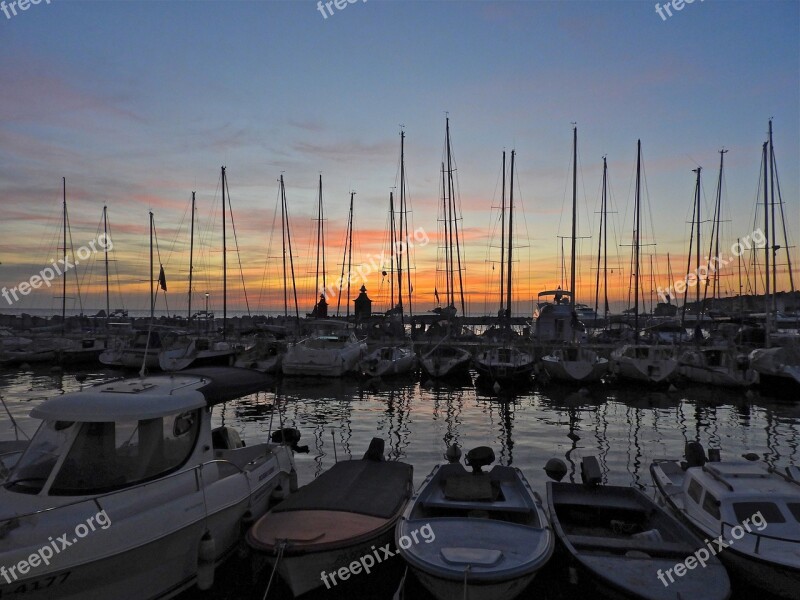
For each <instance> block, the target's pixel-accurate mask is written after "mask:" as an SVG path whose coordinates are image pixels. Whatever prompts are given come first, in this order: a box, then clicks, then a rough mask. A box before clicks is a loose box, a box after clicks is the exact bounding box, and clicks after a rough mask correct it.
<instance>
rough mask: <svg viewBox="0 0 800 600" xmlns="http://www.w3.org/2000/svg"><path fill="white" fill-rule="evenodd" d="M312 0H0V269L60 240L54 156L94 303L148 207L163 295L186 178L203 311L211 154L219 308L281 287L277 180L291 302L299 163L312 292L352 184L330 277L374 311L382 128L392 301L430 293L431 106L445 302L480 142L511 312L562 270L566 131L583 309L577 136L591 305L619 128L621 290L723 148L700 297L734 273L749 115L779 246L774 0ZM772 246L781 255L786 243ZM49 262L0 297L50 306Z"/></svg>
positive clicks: (747, 204) (753, 168)
mask: <svg viewBox="0 0 800 600" xmlns="http://www.w3.org/2000/svg"><path fill="white" fill-rule="evenodd" d="M23 4H24V3H23ZM339 5H340V6H342V8H337V6H336V5H335V4H331V5H330V8H329V9H326V8H325V6H324V5H318V4H317V3H316V2H306V1H305V0H285V1H237V0H226V1H214V0H208V1H200V2H194V1H169V0H164V1H138V0H131V1H113V2H112V1H91V0H81V1H71V0H50V1H49V2H48V1H47V0H41V1H40V2H39V3H37V4H35V5H34V4H29V5H26V9H25V10H20V8H19V7H18V6H15V7H14V9H15V10H16V14H13V11H11V10H10V7H9V0H5V6H6V7H7V10H3V8H2V6H3V5H0V206H1V207H2V210H3V213H2V215H3V216H2V219H1V220H0V263H2V264H1V265H0V284H1V285H2V286H3V287H4V288H8V289H11V288H15V287H16V288H17V289H18V290H19V286H20V284H22V283H25V282H28V283H37V282H36V281H35V280H34V281H31V277H35V276H36V275H37V274H41V273H42V270H43V269H45V268H47V267H49V266H50V265H51V263H52V261H53V260H55V259H56V258H57V257H58V256H59V254H60V253H61V252H62V251H61V250H59V248H60V247H61V246H63V243H62V242H60V241H59V240H60V237H61V235H62V234H61V220H62V219H61V212H62V177H63V178H65V179H66V197H67V204H68V212H69V234H70V238H71V243H69V242H68V244H67V245H68V246H71V247H72V248H74V250H75V251H78V249H80V248H81V247H84V246H85V247H87V248H89V246H87V244H89V243H90V242H91V241H93V240H97V236H98V233H100V232H101V231H102V225H101V219H102V211H103V207H104V206H107V210H108V221H109V224H110V232H111V235H110V238H111V240H112V242H113V250H111V251H110V252H109V253H108V258H109V259H110V263H109V264H110V273H111V277H110V280H111V281H110V287H111V300H110V304H111V308H112V309H114V308H118V307H123V306H124V307H126V308H129V309H134V310H137V309H145V308H148V307H149V292H148V289H149V283H148V282H149V280H150V279H151V276H150V271H149V238H150V236H149V212H150V211H152V212H153V215H154V216H153V220H154V223H155V231H156V237H157V244H156V247H157V255H156V257H155V265H156V266H155V270H154V273H153V277H157V275H158V269H159V265H160V264H163V265H164V271H165V275H166V279H167V283H168V286H167V287H168V292H167V293H166V294H162V295H160V296H159V298H158V301H157V308H158V309H159V310H164V309H168V310H169V311H170V312H184V311H186V310H187V298H188V293H187V291H188V274H189V245H190V221H191V218H190V217H191V212H190V203H191V195H192V192H193V191H195V192H196V207H197V208H196V213H195V214H196V219H195V248H194V253H193V259H194V272H193V273H194V284H193V286H192V287H193V294H192V302H193V309H192V310H193V311H194V310H199V309H202V308H204V306H203V305H204V303H205V302H206V294H208V302H209V304H210V306H209V308H211V309H215V310H219V309H220V308H221V304H222V277H221V273H222V267H221V263H222V250H221V249H222V214H221V192H220V189H221V188H220V171H221V166H223V165H224V166H225V167H226V176H227V182H228V190H229V191H230V206H231V208H232V213H233V224H234V226H235V230H236V233H235V239H234V234H233V231H232V228H231V221H230V216H228V217H227V219H226V220H227V228H228V229H227V247H228V252H227V258H228V293H229V308H231V309H239V310H244V309H246V308H248V307H249V309H250V310H251V311H253V312H264V311H267V310H282V309H283V276H282V261H281V260H280V256H281V252H282V250H281V226H280V214H279V213H276V208H277V207H278V203H277V200H278V190H279V188H278V186H279V184H278V179H279V178H280V177H281V175H283V178H284V181H285V188H286V199H287V205H288V211H289V216H290V228H291V236H292V245H293V262H294V267H295V278H296V280H297V286H298V298H299V302H300V309H299V310H300V312H301V313H305V312H308V311H310V310H311V308H312V307H313V304H314V297H315V293H314V282H315V264H316V238H317V221H316V220H315V219H316V215H317V199H318V185H319V177H320V174H321V175H322V179H323V204H324V221H323V223H324V226H325V234H326V244H325V252H326V265H327V271H326V283H327V284H328V287H329V292H330V295H329V299H328V302H329V304H330V303H333V305H334V306H335V305H336V303H337V301H339V302H341V303H344V302H346V296H345V297H344V299H342V300H340V299H339V297H338V295H337V294H336V290H335V289H334V288H335V286H336V281H337V279H339V277H340V275H341V269H342V267H341V264H342V261H343V249H344V245H345V244H344V241H345V232H346V226H347V217H348V209H349V201H350V197H351V192H354V196H353V198H354V238H353V256H352V259H351V264H352V267H353V269H356V268H357V266H360V267H361V270H360V271H358V273H359V276H358V277H354V278H353V280H352V286H351V287H352V289H351V296H352V297H354V296H355V288H356V287H360V285H361V284H362V283H363V284H364V285H366V287H367V289H368V293H369V295H370V297H371V298H373V300H374V301H375V304H374V308H375V309H377V310H385V309H386V308H388V302H389V299H388V292H389V283H388V279H389V277H388V276H383V275H382V271H383V270H384V269H386V270H387V271H388V268H387V267H388V262H387V260H386V257H387V256H389V247H388V243H387V240H388V234H387V225H388V218H387V217H388V209H389V193H390V191H392V190H393V191H394V194H395V196H397V195H398V194H399V156H400V131H401V128H402V130H403V131H404V132H405V172H406V189H407V200H408V203H409V207H410V213H409V218H410V222H411V232H416V234H415V235H412V238H413V239H414V241H415V245H414V247H413V249H412V251H411V255H412V256H411V257H412V261H413V265H412V267H413V271H412V286H413V296H412V302H413V308H414V310H415V312H418V311H424V310H430V309H431V308H433V307H434V306H435V305H436V300H435V296H434V291H439V292H440V298H442V299H443V297H444V293H443V291H442V290H443V279H442V273H441V269H442V268H443V266H442V264H441V261H439V267H438V269H439V270H438V271H437V256H438V255H441V254H442V250H441V248H440V246H441V240H442V239H443V238H442V235H441V223H439V222H438V220H437V219H438V213H439V208H440V206H441V177H442V175H441V168H442V167H441V164H442V162H443V160H444V159H445V156H444V147H445V119H446V118H449V121H450V132H451V149H452V157H453V160H454V163H453V165H454V169H455V171H454V179H455V181H456V182H457V187H456V189H457V192H458V193H457V196H456V198H457V201H458V203H459V205H460V208H461V220H460V221H459V222H458V223H459V224H458V227H459V230H460V231H461V232H462V234H463V247H462V248H461V249H462V251H463V264H462V267H463V273H462V280H463V288H464V291H465V298H466V303H467V311H468V312H469V313H471V314H484V313H492V314H494V313H496V311H497V308H498V304H499V288H498V286H499V276H500V273H499V262H498V261H499V257H500V240H499V232H500V226H499V218H500V212H499V210H498V207H499V205H500V196H501V194H500V188H501V184H500V182H501V179H500V177H501V155H502V152H503V151H504V150H505V151H506V152H507V153H508V159H507V160H509V161H510V152H511V150H512V149H513V150H515V161H516V162H515V169H516V170H515V183H514V203H515V212H514V223H515V226H514V242H513V258H514V262H513V273H514V276H513V283H514V285H513V291H514V313H515V314H520V315H528V316H529V315H530V314H531V313H532V311H533V307H534V303H535V299H536V296H537V293H538V292H540V291H542V290H546V289H553V288H555V287H556V286H559V285H562V286H564V287H569V264H570V238H569V236H570V227H571V205H572V169H573V165H572V139H573V138H572V136H573V126H576V127H577V132H578V164H577V167H578V168H577V182H578V184H577V188H578V194H577V207H578V208H577V214H578V223H577V231H578V237H579V239H578V241H577V244H576V245H577V252H576V254H577V257H576V267H577V272H578V275H577V284H576V296H577V300H578V302H584V303H586V304H590V305H593V304H594V298H595V276H596V273H597V270H596V261H597V252H598V237H597V236H598V230H599V220H598V219H599V210H600V208H599V207H600V198H601V188H602V170H603V167H602V165H603V157H604V156H605V157H607V162H608V181H609V198H610V199H609V213H610V214H609V215H608V225H609V234H608V235H609V240H608V264H609V267H608V268H609V284H608V285H609V295H610V297H611V300H612V304H613V308H615V309H621V308H624V306H625V305H626V304H627V302H628V299H629V297H630V295H629V292H628V288H629V279H630V273H631V267H630V251H631V248H630V241H631V239H632V228H633V205H634V189H635V174H636V145H637V140H641V144H642V174H643V175H642V193H641V198H642V200H641V201H642V206H643V209H642V211H643V212H642V227H641V229H642V232H641V237H642V244H643V248H642V252H643V264H642V267H641V269H640V271H641V273H640V275H641V279H642V288H643V289H644V294H645V296H646V302H648V303H649V302H650V301H651V300H652V299H653V298H654V297H656V296H657V294H656V292H655V291H654V290H656V289H657V288H667V287H668V286H669V285H670V282H671V281H674V280H678V279H682V278H684V277H685V276H686V274H687V272H688V271H690V270H691V269H689V270H687V253H688V249H689V240H690V232H691V231H690V228H691V225H690V224H689V222H690V221H691V219H692V207H693V198H694V191H695V184H696V179H695V178H696V173H695V172H693V170H694V169H697V167H698V166H700V167H702V171H701V189H702V194H701V196H702V208H701V214H702V220H703V224H702V228H701V236H702V237H701V244H702V246H703V248H704V254H707V252H708V250H707V244H708V242H709V240H710V231H711V221H712V215H713V211H714V204H715V201H716V194H717V179H718V177H719V162H720V154H719V150H720V149H722V148H724V149H726V150H727V151H728V152H727V153H726V154H725V155H724V158H725V166H724V176H723V188H722V217H721V220H722V225H721V229H720V232H721V237H720V249H721V250H722V251H724V252H725V253H726V254H727V259H726V260H728V261H730V262H729V263H728V264H727V265H726V266H725V267H723V268H720V270H719V275H720V277H719V282H720V283H719V286H720V289H721V290H722V295H723V296H725V295H734V294H736V293H738V291H739V284H738V273H739V267H738V260H737V259H736V258H731V256H732V254H731V250H732V244H734V243H735V242H736V240H737V239H740V238H747V236H750V238H752V237H753V234H754V232H756V230H757V229H759V228H763V207H762V208H761V209H760V210H761V211H762V212H757V211H756V207H757V206H760V203H761V202H762V201H763V200H762V198H761V195H760V193H761V192H760V189H761V184H760V181H761V179H760V177H761V159H762V156H761V155H762V144H763V142H764V141H765V140H766V139H767V129H768V122H769V120H770V119H773V127H774V153H775V161H776V165H777V173H778V181H779V183H780V192H781V198H782V199H783V202H784V204H783V210H784V216H785V219H784V220H785V224H786V230H787V237H788V239H789V245H790V246H794V245H795V244H797V243H798V233H799V232H800V172H799V171H800V2H798V1H796V0H791V1H779V0H776V1H772V0H768V1H756V0H737V1H723V0H718V1H715V0H695V1H694V2H692V3H686V4H683V5H682V8H681V10H679V11H678V10H676V9H674V8H672V9H671V13H672V15H671V16H667V14H666V13H665V12H664V10H663V7H662V11H661V12H662V14H663V15H664V16H663V18H662V16H659V13H658V11H657V10H656V4H655V2H651V1H649V0H648V1H638V0H636V1H619V0H596V1H591V2H585V1H581V0H575V1H569V0H561V1H553V2H545V1H460V0H450V1H415V0H365V1H362V0H358V1H356V2H353V3H345V2H344V1H343V0H340V3H339ZM678 5H679V6H680V5H681V4H680V3H678ZM670 6H671V5H670ZM5 12H8V16H7V15H6V14H5ZM323 13H325V14H324V15H323ZM573 124H575V125H573ZM509 176H510V174H509V175H507V177H509ZM776 209H780V206H779V205H778V206H776ZM276 214H277V219H276ZM777 224H778V227H779V233H780V234H781V237H780V239H778V240H777V244H779V245H781V246H785V244H784V241H783V235H782V234H783V231H782V229H783V228H782V227H781V220H780V215H779V216H778V218H777ZM98 227H100V229H98ZM757 237H758V236H756V238H757ZM425 242H427V243H425ZM237 247H238V251H237ZM95 248H97V245H95ZM562 248H563V252H562ZM382 252H383V257H381V253H382ZM791 252H792V254H791V258H792V260H793V261H794V265H796V264H797V263H798V261H800V255H799V253H798V251H797V249H796V248H793V249H792V250H791ZM84 254H91V256H87V259H86V260H79V262H80V264H79V265H78V266H77V267H76V268H75V269H74V270H72V271H71V272H70V273H68V279H67V286H68V291H67V296H68V308H70V309H77V308H79V307H81V306H82V307H83V309H84V310H85V311H86V312H89V313H93V312H95V311H96V310H98V309H100V308H104V307H105V296H104V289H105V275H104V263H103V260H104V259H105V257H106V256H105V253H104V252H102V250H101V251H99V252H93V251H92V252H91V253H90V252H89V250H86V252H85V253H84ZM668 256H669V259H668V258H667V257H668ZM651 257H652V258H651ZM76 258H77V257H76ZM778 258H779V261H778V262H779V266H778V271H779V273H778V289H780V290H784V289H789V286H790V283H789V278H788V275H787V269H786V256H785V252H784V251H783V250H781V251H780V252H779V253H778ZM742 260H743V267H742V269H744V270H746V275H744V276H743V277H744V283H743V291H744V292H747V291H753V290H755V291H763V286H764V281H763V276H762V275H761V274H760V272H759V270H762V266H761V263H762V261H763V253H762V254H759V258H758V266H756V267H755V269H756V270H754V266H753V264H752V258H751V253H750V252H747V253H745V254H743V256H742ZM651 265H652V268H651ZM240 266H241V268H240ZM693 268H694V267H693V266H692V269H693ZM612 271H613V272H612ZM437 272H438V279H437ZM670 273H672V277H671V278H670V277H669V274H670ZM794 276H795V279H797V278H798V271H797V268H796V266H795V270H794ZM242 282H244V285H243V283H242ZM799 283H800V281H795V285H798V284H799ZM60 285H61V278H60V277H59V276H56V277H55V278H54V280H53V282H52V284H51V287H48V286H47V285H41V284H40V287H39V288H38V289H34V290H32V291H30V290H28V291H29V292H30V293H28V294H27V295H23V294H22V292H21V291H18V293H17V297H18V300H14V298H13V296H12V295H9V296H8V297H6V296H3V297H0V311H5V310H10V309H14V310H20V309H34V308H38V309H53V310H54V311H56V312H57V311H58V310H60V304H61V300H60V298H59V297H60V295H61V289H60ZM344 287H345V290H343V294H346V285H345V286H344ZM78 288H80V303H79V300H78V296H79V293H78ZM693 292H694V290H691V291H690V293H693ZM9 298H10V299H11V301H9ZM343 310H344V308H343V306H342V311H343Z"/></svg>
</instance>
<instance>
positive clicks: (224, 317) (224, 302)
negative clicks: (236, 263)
mask: <svg viewBox="0 0 800 600" xmlns="http://www.w3.org/2000/svg"><path fill="white" fill-rule="evenodd" d="M225 235H226V234H225V167H222V339H225V336H226V334H227V332H228V330H227V317H228V249H227V239H226V237H225Z"/></svg>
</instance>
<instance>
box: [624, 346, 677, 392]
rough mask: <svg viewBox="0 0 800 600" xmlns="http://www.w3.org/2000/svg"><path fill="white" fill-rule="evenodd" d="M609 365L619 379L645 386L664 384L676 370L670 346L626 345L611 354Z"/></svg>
mask: <svg viewBox="0 0 800 600" xmlns="http://www.w3.org/2000/svg"><path fill="white" fill-rule="evenodd" d="M610 363H611V371H612V372H613V373H615V374H616V375H618V376H619V377H622V378H623V379H630V380H632V381H637V382H639V383H647V384H666V383H668V382H669V381H670V379H672V378H673V377H674V376H675V375H677V370H678V360H677V359H676V357H675V348H674V347H672V346H660V345H651V344H626V345H624V346H622V347H621V348H617V349H616V350H614V351H613V352H612V353H611V360H610Z"/></svg>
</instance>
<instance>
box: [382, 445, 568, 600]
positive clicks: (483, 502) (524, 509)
mask: <svg viewBox="0 0 800 600" xmlns="http://www.w3.org/2000/svg"><path fill="white" fill-rule="evenodd" d="M448 455H449V456H453V458H454V459H455V460H457V459H458V456H460V451H457V452H455V453H451V452H450V451H448ZM492 462H494V452H493V451H492V449H491V448H489V447H486V446H481V447H478V448H474V449H473V450H471V451H470V452H468V453H467V465H468V466H471V467H472V469H473V472H472V473H469V472H467V470H466V469H465V468H464V467H463V466H462V465H461V464H459V463H457V462H456V463H451V464H445V465H437V466H436V467H434V469H433V471H431V474H430V475H428V477H426V478H425V481H423V482H422V485H421V486H420V488H419V490H418V491H417V493H416V494H415V495H414V497H413V498H412V499H411V502H409V504H408V507H407V508H406V510H405V512H404V514H403V517H402V518H401V519H400V521H399V522H398V523H397V528H396V530H395V543H396V544H397V546H398V548H399V552H400V554H401V556H402V557H403V558H404V559H405V560H406V562H407V563H408V564H409V566H410V567H411V569H412V570H413V572H414V574H415V575H416V576H417V578H418V579H419V580H420V582H421V583H422V585H424V586H425V587H426V588H427V589H428V591H429V592H430V593H431V594H433V595H434V596H435V597H436V598H438V599H439V600H452V599H453V598H469V599H470V600H511V599H512V598H515V597H517V596H519V595H520V594H521V593H522V592H523V591H524V590H525V588H526V587H527V586H528V584H529V583H530V582H531V581H532V580H533V578H534V577H535V576H536V573H537V572H538V571H539V569H541V568H542V566H544V564H545V563H546V562H547V561H548V560H550V557H551V556H552V554H553V549H554V548H555V536H554V534H553V530H552V528H551V527H550V524H549V522H548V520H547V515H546V513H545V510H544V507H543V505H542V501H541V498H540V497H539V495H538V494H537V493H535V492H534V491H533V490H532V489H531V486H530V485H529V484H528V481H527V480H526V479H525V477H524V476H523V474H522V472H521V471H520V470H519V469H517V468H514V467H504V466H500V465H497V466H495V467H493V468H492V470H491V471H489V472H488V473H486V472H482V471H481V468H482V467H484V466H488V465H490V464H491V463H492ZM425 528H427V529H429V530H430V531H431V533H432V536H428V537H427V538H426V539H425V540H424V542H425V543H404V540H406V539H408V540H410V539H412V538H415V539H416V538H418V537H419V536H418V533H424V529H425ZM431 537H432V538H433V539H430V538H431Z"/></svg>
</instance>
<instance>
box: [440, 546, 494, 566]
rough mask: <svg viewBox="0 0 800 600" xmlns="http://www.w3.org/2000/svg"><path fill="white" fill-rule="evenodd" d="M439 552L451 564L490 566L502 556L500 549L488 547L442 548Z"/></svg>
mask: <svg viewBox="0 0 800 600" xmlns="http://www.w3.org/2000/svg"><path fill="white" fill-rule="evenodd" d="M439 552H440V554H441V555H442V559H444V561H445V562H446V563H450V564H451V565H473V566H476V567H491V566H493V565H496V564H497V563H499V562H500V560H501V559H502V558H503V552H502V551H501V550H492V549H489V548H442V549H441V550H439Z"/></svg>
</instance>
